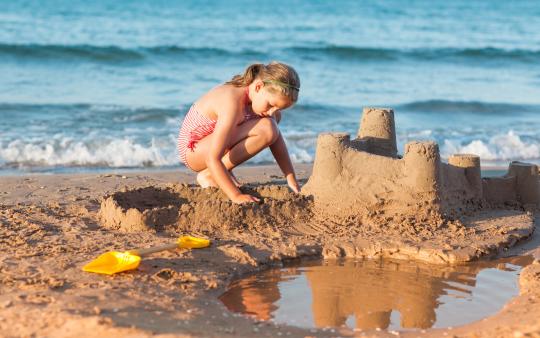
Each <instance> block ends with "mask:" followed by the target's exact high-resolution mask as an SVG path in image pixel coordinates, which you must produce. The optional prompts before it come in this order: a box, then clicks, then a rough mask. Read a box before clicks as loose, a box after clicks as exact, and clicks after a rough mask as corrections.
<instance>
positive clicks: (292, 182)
mask: <svg viewBox="0 0 540 338" xmlns="http://www.w3.org/2000/svg"><path fill="white" fill-rule="evenodd" d="M287 185H288V186H289V188H291V190H292V191H294V192H295V193H297V194H298V193H299V192H300V185H299V184H298V182H297V181H296V177H295V176H294V175H292V174H291V175H287Z"/></svg>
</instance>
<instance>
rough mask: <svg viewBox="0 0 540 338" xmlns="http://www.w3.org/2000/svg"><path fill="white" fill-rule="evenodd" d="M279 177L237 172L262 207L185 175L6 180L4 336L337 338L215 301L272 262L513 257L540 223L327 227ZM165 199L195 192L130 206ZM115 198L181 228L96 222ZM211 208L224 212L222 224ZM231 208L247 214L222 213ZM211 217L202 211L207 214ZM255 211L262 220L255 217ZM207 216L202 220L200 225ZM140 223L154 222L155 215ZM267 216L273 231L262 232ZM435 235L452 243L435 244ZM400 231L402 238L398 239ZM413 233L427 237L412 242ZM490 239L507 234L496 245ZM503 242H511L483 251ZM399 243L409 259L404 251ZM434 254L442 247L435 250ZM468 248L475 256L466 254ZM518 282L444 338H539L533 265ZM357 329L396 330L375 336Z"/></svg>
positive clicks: (473, 220)
mask: <svg viewBox="0 0 540 338" xmlns="http://www.w3.org/2000/svg"><path fill="white" fill-rule="evenodd" d="M299 173H300V177H301V178H302V179H303V181H304V182H305V180H306V179H307V178H308V176H309V174H310V167H309V166H303V167H301V168H300V169H299ZM277 174H278V172H277V168H273V167H253V168H245V169H243V168H240V169H239V170H238V173H237V175H238V176H239V178H240V179H241V180H243V181H244V182H252V184H253V186H252V187H251V188H250V189H251V191H256V192H257V193H259V194H260V196H262V197H263V198H264V199H265V203H264V204H262V205H257V206H235V205H232V204H230V203H229V202H227V201H225V200H224V199H223V198H222V196H220V194H219V193H218V192H216V191H215V190H212V189H209V190H208V191H201V190H200V189H196V188H193V187H190V186H188V185H186V184H182V183H187V182H192V180H193V175H191V174H187V173H184V172H155V173H126V174H119V175H116V174H107V175H99V174H83V175H40V176H15V177H2V178H0V187H1V189H0V222H1V224H2V227H1V232H0V238H1V241H0V245H1V247H2V251H1V254H0V271H1V284H0V290H1V291H0V317H1V318H2V319H3V320H2V321H1V322H0V326H1V327H0V332H2V336H6V337H22V336H31V335H36V336H50V337H53V336H54V337H75V336H102V337H117V336H126V337H129V336H133V337H145V336H152V335H158V336H171V337H172V336H174V337H183V336H188V337H191V336H205V337H207V336H210V337H227V336H229V337H237V336H239V337H254V336H261V337H264V336H268V337H270V336H272V337H275V336H278V335H280V334H281V335H284V336H285V335H287V334H290V336H294V337H304V336H317V337H319V336H321V337H323V336H335V335H336V332H334V333H332V332H331V331H323V330H317V331H315V332H312V331H311V330H303V329H298V328H293V327H286V326H279V327H277V326H275V325H273V324H271V323H267V322H260V321H256V320H251V319H249V318H245V317H241V316H233V315H232V314H230V313H229V312H228V311H227V310H226V308H225V307H224V306H223V305H222V304H221V303H220V302H219V300H218V299H217V297H218V296H219V295H220V294H221V293H222V292H223V291H224V290H225V287H226V286H227V285H228V283H229V282H231V281H233V280H235V279H237V278H239V277H240V276H242V275H244V274H246V273H252V272H254V271H258V270H262V269H264V268H266V267H268V266H273V265H279V264H280V262H281V261H282V260H284V259H294V258H298V257H305V256H323V257H335V256H361V255H366V256H377V255H392V256H394V257H401V256H403V257H405V256H407V257H413V258H416V259H423V260H427V261H431V260H433V259H434V260H435V261H437V262H439V261H441V260H442V261H444V260H449V258H448V257H452V255H456V253H457V252H460V250H465V253H463V254H462V255H460V254H458V256H459V257H462V258H461V259H465V258H463V257H468V258H466V259H469V258H472V257H476V256H477V255H478V254H479V252H481V253H482V254H494V253H496V252H501V253H502V254H504V253H511V252H513V251H512V250H514V249H509V250H508V251H505V250H506V249H505V248H506V247H507V246H506V245H510V244H515V242H516V241H517V240H518V239H520V238H522V237H526V236H528V234H530V229H531V224H532V222H533V221H536V215H535V214H534V213H531V212H529V213H527V212H524V211H520V210H497V211H489V210H485V211H484V213H483V214H477V215H475V216H474V217H470V218H464V219H463V220H460V221H459V222H457V221H455V222H453V223H444V224H438V223H437V224H433V225H430V226H427V227H416V228H415V226H412V227H411V226H404V224H406V222H405V223H399V222H397V223H395V224H394V225H393V226H390V227H387V228H381V227H380V226H377V224H378V223H377V222H376V217H375V216H376V215H374V216H373V219H375V221H374V222H373V223H372V224H370V225H369V226H367V225H366V226H363V227H354V228H353V227H351V224H347V223H332V222H331V223H326V224H325V222H324V218H322V219H321V218H320V217H321V215H318V214H317V212H313V211H310V203H313V201H312V200H310V199H309V198H306V197H303V196H291V195H290V193H289V192H288V191H287V190H286V189H285V188H284V187H283V184H284V182H283V181H282V180H280V179H278V178H277V176H276V175H277ZM263 183H265V184H263ZM280 185H281V186H280ZM148 187H151V188H148ZM141 188H142V190H138V189H141ZM122 191H123V192H122ZM138 191H142V192H138ZM163 192H170V193H171V194H179V195H180V196H183V198H186V197H189V199H188V198H186V200H189V201H188V202H186V201H185V200H182V199H180V201H183V202H182V203H178V200H176V199H175V198H171V199H170V200H167V199H154V200H152V199H151V198H149V199H142V201H143V202H144V201H146V202H147V204H148V205H146V206H144V205H143V204H141V199H140V198H139V199H137V198H135V197H133V196H136V195H137V194H143V195H144V194H148V195H149V196H152V194H154V196H156V194H158V196H161V195H159V194H163ZM122 194H124V197H126V198H125V199H124V200H123V203H124V204H123V207H124V208H126V207H127V208H128V209H129V208H133V207H135V208H137V207H138V208H140V209H141V210H152V209H156V208H157V210H158V211H159V208H160V206H161V207H162V204H166V205H167V208H168V207H169V205H172V206H173V209H174V208H175V207H177V206H178V205H179V209H183V210H187V212H186V214H185V216H183V217H184V218H183V219H182V220H181V221H180V222H176V223H167V222H164V223H162V224H159V225H158V224H156V227H155V228H154V229H152V228H151V227H150V228H148V229H147V228H144V227H149V226H150V223H148V224H147V223H144V222H142V223H138V224H139V226H142V227H141V228H138V230H134V228H130V227H126V228H123V226H122V225H118V224H117V225H114V224H113V223H110V224H107V223H106V222H102V221H101V220H100V219H101V218H102V217H103V215H102V213H103V212H100V209H101V205H102V203H103V204H106V203H107V202H106V201H107V199H108V198H110V196H117V197H121V196H122ZM197 196H199V197H200V196H205V198H199V197H197ZM127 197H129V198H127ZM118 200H119V201H121V200H122V199H121V198H118ZM167 201H169V202H170V203H167ZM120 203H122V202H120ZM126 203H127V204H126ZM129 203H133V204H129ZM175 203H178V205H175ZM182 205H188V207H189V208H188V207H183V206H182ZM211 210H214V211H215V210H223V211H226V213H224V214H223V215H221V216H217V215H216V214H217V213H216V212H214V213H212V212H211ZM233 210H234V211H236V214H238V213H241V214H242V215H243V216H242V217H237V216H234V215H235V214H234V215H231V214H229V212H230V211H233ZM205 212H208V213H209V215H207V216H204V213H205ZM143 213H144V211H143ZM254 213H259V214H261V215H262V216H263V217H261V219H258V218H257V217H255V216H254V215H255V214H254ZM277 214H280V217H281V218H279V217H276V215H277ZM203 216H204V217H206V218H201V219H204V221H197V219H198V218H199V217H203ZM306 216H309V217H308V218H306ZM164 218H165V219H167V217H164ZM158 219H161V218H160V217H158ZM147 220H148V221H147V222H156V219H154V220H152V218H151V217H149V218H147ZM268 220H272V223H265V222H267V221H268ZM257 221H258V222H259V223H256V222H257ZM158 223H159V222H158ZM473 224H477V225H476V226H474V225H473ZM471 229H474V231H471ZM439 230H442V231H443V232H447V233H450V234H452V236H454V235H456V234H457V237H455V238H450V239H449V238H448V236H446V235H444V236H441V235H438V234H440V232H439ZM187 232H189V233H193V234H199V235H201V236H207V237H209V238H210V239H212V241H213V245H212V247H210V248H207V249H202V250H197V251H188V250H176V251H172V252H164V253H159V254H155V255H153V256H151V257H149V258H147V259H145V260H144V261H143V263H142V264H141V266H140V267H139V269H138V270H137V271H133V272H128V273H122V274H119V275H116V276H112V277H108V276H101V275H95V274H90V273H83V272H81V270H80V269H81V267H82V265H84V263H86V262H87V261H89V260H90V259H92V258H94V257H96V256H97V255H98V254H100V253H102V252H105V251H109V250H124V249H129V248H134V247H145V246H148V245H154V244H162V243H167V242H169V241H170V240H171V239H172V238H174V237H175V236H177V235H179V234H184V233H187ZM460 233H461V234H462V235H459V234H460ZM398 234H403V235H404V236H403V238H401V236H398ZM418 235H420V236H422V237H418V239H417V240H415V238H416V236H418ZM493 236H495V237H497V238H501V239H500V240H499V239H497V240H496V241H492V240H491V239H492V237H493ZM499 236H501V237H499ZM535 238H536V237H534V235H533V238H532V239H529V240H528V241H526V242H525V244H524V245H521V247H523V248H524V250H525V251H527V252H533V253H535V252H536V254H537V255H538V249H537V247H538V243H539V242H540V241H539V240H538V239H535ZM420 239H421V240H420ZM504 241H507V243H506V245H503V244H497V245H494V244H490V243H494V242H498V243H502V242H504ZM535 241H536V242H535ZM482 242H485V245H482V244H481V243H482ZM399 243H401V244H399ZM404 243H405V244H404ZM405 245H407V246H408V247H409V248H410V250H405V249H404V248H405ZM441 245H446V247H445V248H444V249H441V248H442V247H441ZM527 245H529V247H527ZM458 246H461V248H458ZM471 247H474V249H473V250H472V251H471V249H470V248H471ZM518 248H520V247H518ZM535 248H536V249H535ZM535 250H536V251H535ZM525 251H524V252H525ZM433 257H437V258H433ZM441 257H442V258H441ZM537 257H538V258H540V255H538V256H537ZM466 259H465V260H466ZM520 283H521V295H520V296H519V297H517V298H515V299H514V300H512V301H511V302H510V303H509V304H508V305H507V306H506V307H505V308H504V309H503V310H502V311H501V312H500V313H499V314H497V315H495V316H494V317H491V318H488V319H487V320H485V321H482V322H479V323H473V324H470V325H466V326H464V327H460V328H454V329H452V330H450V331H448V334H450V335H452V334H455V335H456V336H480V337H494V336H501V337H502V336H512V337H513V335H514V332H521V333H522V334H525V333H527V332H539V331H538V330H540V324H539V323H538V321H537V318H538V316H539V315H540V305H539V304H540V303H539V302H538V299H540V298H538V297H540V291H539V290H540V288H539V286H540V264H532V265H530V266H529V267H527V268H525V270H524V271H523V273H522V276H521V278H520ZM364 333H365V334H367V335H368V336H369V335H372V336H385V335H386V336H389V335H390V334H388V333H384V332H377V331H373V332H364ZM440 334H441V332H440V331H437V330H435V331H433V330H427V331H426V332H425V333H424V334H420V335H422V336H440ZM405 335H406V334H405Z"/></svg>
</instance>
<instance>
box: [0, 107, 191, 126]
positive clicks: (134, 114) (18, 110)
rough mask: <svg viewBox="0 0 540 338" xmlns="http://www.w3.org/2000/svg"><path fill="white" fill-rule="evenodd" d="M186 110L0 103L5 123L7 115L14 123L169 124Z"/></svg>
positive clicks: (183, 108)
mask: <svg viewBox="0 0 540 338" xmlns="http://www.w3.org/2000/svg"><path fill="white" fill-rule="evenodd" d="M186 111H187V105H179V106H178V108H171V107H162V108H160V107H145V106H124V105H110V104H86V103H74V104H70V103H66V104H25V103H0V114H4V115H5V117H4V118H5V122H4V123H6V121H9V120H10V117H9V116H10V115H9V114H11V116H12V117H13V119H15V120H19V121H20V120H21V117H22V116H34V117H35V118H37V119H47V120H50V116H54V117H55V119H61V118H63V120H62V122H63V123H66V122H68V121H70V120H71V121H80V120H81V119H92V120H95V122H96V123H97V122H99V120H100V119H101V120H102V119H105V120H106V121H108V122H111V121H113V122H133V123H137V122H154V121H155V122H159V121H163V122H165V123H169V121H170V120H171V119H173V120H176V121H177V120H178V119H179V118H180V117H181V116H182V115H183V114H185V112H186Z"/></svg>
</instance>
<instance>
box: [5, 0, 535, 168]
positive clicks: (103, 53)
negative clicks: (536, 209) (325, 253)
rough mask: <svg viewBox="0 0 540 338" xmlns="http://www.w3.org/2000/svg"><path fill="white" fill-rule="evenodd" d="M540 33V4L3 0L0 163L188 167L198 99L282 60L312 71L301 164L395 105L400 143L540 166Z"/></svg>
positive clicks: (292, 143) (289, 116) (295, 133)
mask: <svg viewBox="0 0 540 338" xmlns="http://www.w3.org/2000/svg"><path fill="white" fill-rule="evenodd" d="M538 32H540V3H539V2H537V1H512V2H505V1H475V2H471V1H466V0H462V1H451V2H450V1H449V2H443V1H439V2H436V3H435V2H431V1H419V0H417V1H408V2H406V4H405V3H404V2H403V1H398V0H396V1H377V2H375V1H373V2H369V3H368V2H357V1H339V2H336V3H333V2H328V1H294V0H287V1H283V0H274V1H268V2H265V1H262V2H261V1H257V2H251V1H239V0H232V1H226V2H225V1H221V2H217V1H187V0H186V1H175V2H172V1H150V0H148V1H137V2H132V1H119V0H116V1H112V0H111V1H97V0H96V1H53V0H50V1H46V2H44V1H22V0H13V1H9V2H8V1H2V2H1V3H0V174H1V173H6V172H27V171H41V172H42V171H52V172H56V171H63V172H64V171H70V170H72V171H76V170H81V168H83V169H85V170H86V169H89V170H94V169H96V170H98V169H99V170H102V169H103V168H108V167H114V168H140V167H146V168H148V167H152V168H162V167H180V165H179V163H178V160H177V154H176V144H175V139H176V135H177V132H178V127H179V123H180V121H181V119H182V117H183V115H184V114H185V112H186V110H187V108H188V107H189V105H190V104H191V103H192V102H193V101H194V100H196V99H197V98H198V97H199V96H200V95H202V94H203V93H204V92H205V91H207V90H208V89H210V88H212V87H213V86H215V85H217V84H219V83H221V82H223V81H226V80H228V79H230V78H231V77H232V76H233V75H234V74H237V73H239V72H241V71H242V70H243V69H244V68H245V66H246V65H248V64H250V63H251V62H256V61H261V62H268V61H271V60H274V59H277V60H280V61H283V62H286V63H289V64H291V65H293V66H294V67H295V68H296V69H297V71H298V72H299V74H300V77H301V81H302V89H301V93H300V99H299V102H298V104H297V105H296V106H295V107H293V108H291V109H289V110H288V111H286V112H285V114H284V118H283V121H282V123H281V130H282V132H283V134H284V135H285V138H286V141H287V144H288V146H289V150H290V152H291V156H292V159H293V160H294V161H295V162H309V161H312V160H313V156H314V149H315V141H316V136H317V134H318V133H319V132H322V131H328V130H339V131H347V132H350V133H355V131H356V130H357V128H358V121H359V119H360V112H361V108H362V107H364V106H388V107H393V108H394V109H395V111H396V123H397V131H398V143H399V146H400V147H403V145H404V144H405V143H406V142H408V141H409V140H413V139H434V140H436V141H437V142H439V145H440V148H441V154H442V156H443V157H447V156H448V155H450V154H452V153H456V152H468V153H476V154H479V155H480V156H481V157H482V163H483V164H484V165H490V164H505V163H507V162H508V161H510V160H525V161H530V162H535V163H540V142H539V141H540V133H539V132H538V131H539V130H540V118H539V116H540V115H539V114H540V34H539V33H538ZM271 160H272V157H271V154H270V152H268V151H265V152H263V153H261V154H260V155H258V156H257V157H255V158H254V159H253V160H252V163H260V162H269V161H271Z"/></svg>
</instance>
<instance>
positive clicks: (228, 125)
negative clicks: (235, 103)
mask: <svg viewBox="0 0 540 338" xmlns="http://www.w3.org/2000/svg"><path fill="white" fill-rule="evenodd" d="M233 109H234V108H233ZM236 119H237V116H236V112H235V111H234V110H232V111H231V110H227V111H225V112H223V113H220V115H219V118H218V120H217V123H216V127H215V129H214V132H213V135H212V146H211V147H210V150H209V151H208V154H207V157H206V166H207V168H208V170H210V173H211V174H212V177H213V178H214V180H215V181H216V183H217V184H218V185H219V187H220V188H221V190H223V192H224V193H225V194H226V195H227V197H229V198H230V199H231V200H232V201H233V202H236V203H242V202H257V201H258V200H257V199H256V198H255V197H253V196H251V195H246V194H242V192H241V191H240V189H238V188H237V187H236V186H235V185H234V183H233V181H232V180H231V177H230V176H229V174H228V173H227V168H225V166H224V165H223V162H222V161H221V159H222V158H223V155H224V153H225V149H226V147H227V144H228V142H229V137H230V134H231V130H232V129H233V128H234V126H235V124H236Z"/></svg>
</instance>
